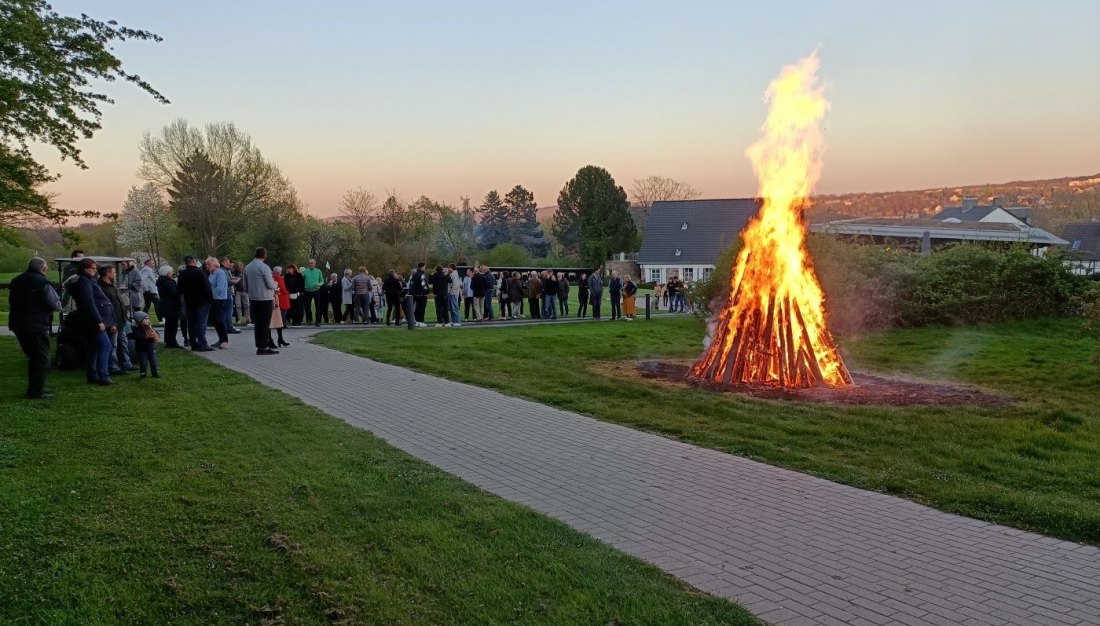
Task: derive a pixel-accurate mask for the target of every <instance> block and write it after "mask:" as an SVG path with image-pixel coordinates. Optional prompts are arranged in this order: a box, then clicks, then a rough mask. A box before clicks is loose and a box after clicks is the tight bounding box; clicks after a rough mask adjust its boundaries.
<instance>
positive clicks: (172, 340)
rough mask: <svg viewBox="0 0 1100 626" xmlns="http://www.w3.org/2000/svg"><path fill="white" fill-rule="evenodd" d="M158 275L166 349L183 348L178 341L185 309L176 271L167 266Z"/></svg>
mask: <svg viewBox="0 0 1100 626" xmlns="http://www.w3.org/2000/svg"><path fill="white" fill-rule="evenodd" d="M158 273H159V274H160V278H158V279H157V295H158V297H159V299H160V300H159V303H158V305H157V315H159V316H160V317H161V321H163V322H164V347H166V348H182V347H183V346H181V345H180V344H179V342H178V341H176V329H177V328H178V327H179V321H180V312H181V311H180V309H182V308H183V307H182V306H181V304H180V294H179V286H178V285H176V279H175V271H174V270H173V269H172V266H171V265H165V266H163V267H161V268H160V270H159V271H158ZM237 284H241V283H237ZM245 298H246V300H247V298H248V295H247V294H245Z"/></svg>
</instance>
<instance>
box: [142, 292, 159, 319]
mask: <svg viewBox="0 0 1100 626" xmlns="http://www.w3.org/2000/svg"><path fill="white" fill-rule="evenodd" d="M144 296H145V308H144V309H143V310H144V311H145V312H146V313H148V312H149V311H155V312H156V314H157V317H158V318H159V317H160V296H158V295H157V294H155V293H153V292H152V291H146V292H145V294H144Z"/></svg>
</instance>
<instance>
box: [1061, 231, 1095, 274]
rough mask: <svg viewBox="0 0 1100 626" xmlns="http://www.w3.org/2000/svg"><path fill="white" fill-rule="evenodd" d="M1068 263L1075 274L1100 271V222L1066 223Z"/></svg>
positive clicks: (1064, 234) (1063, 234)
mask: <svg viewBox="0 0 1100 626" xmlns="http://www.w3.org/2000/svg"><path fill="white" fill-rule="evenodd" d="M1062 239H1065V240H1066V265H1067V266H1069V267H1070V268H1071V269H1072V270H1073V273H1074V274H1083V275H1087V274H1096V273H1100V222H1089V223H1084V224H1066V228H1065V230H1064V231H1062Z"/></svg>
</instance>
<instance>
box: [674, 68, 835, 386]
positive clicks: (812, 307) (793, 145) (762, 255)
mask: <svg viewBox="0 0 1100 626" xmlns="http://www.w3.org/2000/svg"><path fill="white" fill-rule="evenodd" d="M819 65H820V62H819V61H818V59H817V55H816V53H815V54H812V55H810V56H809V57H808V58H806V59H803V60H802V61H800V62H799V63H798V64H797V65H792V66H788V67H785V68H783V71H782V72H781V73H780V74H779V77H778V78H776V79H775V80H773V81H772V83H771V84H770V85H769V86H768V90H767V92H765V98H766V99H767V100H768V101H769V102H770V103H771V110H770V111H769V113H768V119H767V121H766V122H765V123H764V127H763V129H762V133H763V137H762V138H761V139H760V140H759V141H757V142H756V143H754V144H753V145H751V146H749V149H748V150H747V151H746V155H747V156H748V158H749V160H750V161H752V166H753V170H754V171H755V172H756V176H757V178H758V179H759V181H760V197H761V198H762V199H763V206H762V207H761V208H760V213H759V214H758V215H757V216H756V217H754V218H753V219H752V220H751V221H750V222H749V224H748V226H746V227H745V230H744V231H743V232H742V233H741V239H742V240H743V242H744V247H743V248H742V249H741V252H740V254H739V255H738V257H737V265H736V266H735V267H734V271H733V280H732V282H731V287H732V291H731V292H730V298H729V301H728V302H727V304H726V307H725V308H724V309H723V310H722V311H721V313H719V314H718V315H717V317H716V318H715V319H713V320H711V329H712V335H713V338H712V341H711V344H710V346H709V347H708V348H707V351H706V352H705V353H704V354H703V356H702V357H700V359H699V360H698V361H697V362H696V363H695V365H694V366H692V368H691V376H693V377H695V378H697V379H702V380H711V381H715V382H720V383H725V384H730V383H758V384H768V385H779V386H783V387H811V386H815V385H821V384H824V385H828V386H830V387H839V386H842V385H850V384H851V383H852V378H851V376H850V375H849V374H848V370H847V368H845V367H844V363H843V361H841V359H840V355H839V354H837V349H836V345H835V344H834V342H833V338H832V335H831V334H830V333H829V330H828V329H827V328H826V326H825V307H824V295H823V294H822V292H821V286H820V285H819V284H818V282H817V276H816V275H815V274H814V270H813V264H812V263H811V261H810V258H809V255H808V254H807V252H806V248H805V240H806V224H805V221H804V218H803V205H804V203H805V202H806V200H807V198H809V197H810V193H811V192H812V191H813V188H814V185H815V184H817V180H818V178H819V177H820V175H821V153H822V151H823V149H824V147H825V142H824V140H823V139H822V137H821V130H820V128H819V123H820V121H821V118H822V117H823V116H824V115H825V111H826V110H827V109H828V108H829V103H828V101H826V100H825V98H824V97H823V96H822V93H821V92H822V88H821V86H820V84H819V82H818V79H817V76H816V75H815V74H816V73H817V69H818V66H819Z"/></svg>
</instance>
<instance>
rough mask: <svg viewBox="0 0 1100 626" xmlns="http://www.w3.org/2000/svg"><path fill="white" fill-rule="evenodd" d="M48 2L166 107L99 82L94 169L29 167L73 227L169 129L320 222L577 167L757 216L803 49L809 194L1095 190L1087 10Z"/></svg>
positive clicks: (114, 205) (1091, 15)
mask: <svg viewBox="0 0 1100 626" xmlns="http://www.w3.org/2000/svg"><path fill="white" fill-rule="evenodd" d="M53 5H54V7H55V8H56V9H57V10H58V11H59V12H61V13H65V14H79V13H81V12H86V13H89V14H90V15H92V16H93V17H96V18H98V19H103V20H107V19H115V20H118V21H119V22H120V23H122V24H124V25H126V26H130V27H133V28H143V29H148V30H152V31H153V32H156V33H157V34H159V35H161V36H162V37H164V42H162V43H160V44H154V43H143V42H133V43H125V44H121V45H119V46H117V48H116V51H117V53H118V54H119V55H120V56H121V58H122V59H123V61H124V67H125V69H126V70H127V71H130V72H134V73H137V74H140V75H141V76H142V77H143V78H145V79H147V80H148V81H149V82H151V83H152V84H153V86H154V87H156V88H157V89H158V90H159V91H161V93H163V94H164V95H165V96H166V97H167V98H168V99H169V100H171V101H172V104H171V105H167V106H165V105H160V104H157V103H156V102H154V101H153V99H152V98H150V97H148V96H147V95H145V94H144V93H142V92H140V91H139V90H137V89H136V88H134V87H132V86H130V85H127V84H122V83H114V84H110V85H109V86H108V87H107V90H108V92H109V93H110V95H111V96H112V97H114V98H115V100H116V104H115V105H113V106H107V107H105V115H104V117H103V126H104V128H103V130H102V131H100V132H99V133H98V134H97V135H96V136H95V138H94V139H92V140H90V141H84V142H82V143H81V144H80V146H81V147H82V149H83V151H84V157H85V159H86V160H87V162H88V165H89V166H90V169H89V170H86V171H80V170H78V169H76V168H74V167H72V166H71V165H70V164H68V163H66V164H59V163H58V162H57V159H56V157H55V156H54V155H55V154H56V153H51V152H50V151H49V150H46V149H39V150H36V153H37V154H39V155H41V156H43V157H44V158H45V161H46V162H47V164H49V165H50V166H51V167H53V168H55V171H57V172H60V173H61V174H63V178H62V180H61V181H60V182H59V183H57V184H55V185H53V186H52V187H51V189H52V190H54V191H57V192H60V193H61V196H60V197H59V198H58V203H59V205H60V206H62V207H63V208H68V209H80V210H83V209H92V210H100V211H118V210H121V207H122V203H123V201H124V199H125V197H126V191H127V189H129V187H130V186H131V185H134V184H140V182H141V181H139V179H138V178H137V176H136V171H137V169H138V165H139V161H138V150H137V144H138V140H139V139H140V137H141V134H142V133H143V132H144V131H146V130H150V131H152V132H154V133H155V132H157V131H159V130H160V128H162V127H163V126H164V125H165V124H167V123H169V122H171V121H172V120H174V119H176V118H184V119H186V120H188V121H189V122H191V123H192V124H197V125H202V124H206V123H208V122H215V121H232V122H235V123H236V124H237V125H238V126H239V127H240V128H242V129H243V130H245V131H246V132H248V133H249V134H250V135H251V136H252V138H253V141H254V143H255V144H256V145H257V146H258V147H259V148H260V150H261V151H262V152H263V154H264V155H265V156H266V157H267V158H268V159H270V160H272V161H274V162H275V163H276V164H278V165H279V167H280V168H281V169H282V170H283V172H284V174H286V175H287V176H288V177H289V178H290V179H291V180H292V181H293V182H294V185H295V187H296V188H297V189H298V192H299V195H300V196H301V197H302V199H303V200H304V201H305V203H306V204H307V206H308V210H309V212H311V213H313V214H314V215H318V216H328V215H334V214H336V213H337V203H338V202H339V199H340V196H341V195H342V194H343V193H344V191H346V190H347V189H351V188H355V187H365V188H367V189H370V190H372V191H374V192H375V193H376V194H378V195H380V196H381V195H383V194H384V193H385V190H386V189H387V188H396V189H397V191H398V192H399V193H400V194H401V195H402V196H404V197H405V198H407V199H410V200H411V199H415V198H416V197H417V196H419V195H421V194H426V195H428V196H429V197H432V198H435V199H438V200H442V201H446V202H450V203H454V204H457V203H458V201H459V197H460V196H463V195H466V196H471V197H472V198H473V199H474V200H475V203H477V202H479V201H480V199H481V198H482V197H483V196H484V195H485V193H486V192H487V191H489V190H490V189H498V190H500V192H501V193H502V194H503V193H504V192H506V191H507V190H509V189H511V188H512V187H513V186H514V185H516V184H522V185H524V186H525V187H527V188H528V189H530V190H532V191H533V192H534V193H535V197H536V200H537V201H538V203H539V205H540V206H545V205H552V204H554V203H555V202H556V198H557V194H558V191H559V190H560V189H561V187H562V185H563V184H564V183H565V181H567V180H568V179H569V178H571V177H572V176H573V175H574V174H575V173H576V171H577V170H578V169H579V168H581V167H583V166H585V165H589V164H593V165H600V166H603V167H605V168H607V169H608V170H609V171H610V172H611V174H612V176H614V177H615V179H616V181H617V182H618V183H619V184H620V185H623V186H624V187H626V188H627V189H629V188H630V183H631V181H632V179H635V178H642V177H645V176H648V175H651V174H659V175H663V176H669V177H672V178H676V179H679V180H684V181H687V182H689V183H691V184H692V185H694V186H695V187H697V188H698V189H700V190H701V191H702V192H703V194H704V197H744V196H752V195H754V194H755V193H756V182H755V180H754V178H753V175H752V170H751V168H750V166H749V163H748V161H747V160H746V159H745V157H744V154H743V153H744V150H745V148H746V147H747V146H748V145H749V144H750V143H752V142H753V141H754V140H755V139H756V138H757V131H758V129H759V127H760V125H761V124H762V122H763V121H764V117H765V115H766V112H767V111H766V108H765V105H764V103H763V100H762V94H763V92H764V89H765V88H766V87H767V85H768V82H769V81H770V80H771V79H772V78H773V77H774V76H775V75H776V74H777V73H778V72H779V70H780V69H781V68H782V66H783V65H785V64H789V63H793V62H795V61H797V60H798V59H800V58H802V57H804V56H806V55H807V54H809V53H810V52H812V51H813V50H814V49H815V48H816V49H818V50H819V56H820V59H821V70H820V72H819V75H820V76H821V77H822V78H823V79H824V80H825V83H826V85H827V90H826V97H827V98H828V99H829V100H830V101H831V102H832V108H831V110H830V112H829V114H828V115H827V117H826V132H825V138H826V142H827V150H826V153H825V170H824V175H823V177H822V180H821V183H820V185H819V187H818V191H819V192H823V193H835V192H847V191H886V190H893V189H915V188H926V187H941V186H955V185H964V184H976V183H984V182H1005V181H1010V180H1019V179H1034V178H1046V177H1057V176H1070V175H1084V174H1096V173H1097V172H1100V36H1098V33H1100V2H1098V1H1097V0H1042V1H1033V2H1022V1H1010V0H996V1H994V0H988V1H979V0H966V1H959V0H953V1H931V0H919V1H916V0H914V1H908V0H890V1H888V2H887V1H885V0H879V1H857V0H849V1H840V0H833V1H820V0H819V1H806V2H797V1H775V0H772V1H769V2H734V1H729V0H727V1H715V2H692V1H684V0H681V1H676V2H672V1H668V2H640V1H635V2H611V1H601V0H585V1H576V2H574V1H564V0H560V1H555V2H541V1H540V2H535V1H516V0H510V1H500V2H496V1H494V2H488V1H474V0H470V1H467V2H461V1H426V0H425V1H414V0H406V1H400V2H398V1H387V2H348V1H327V2H326V1H318V2H301V1H300V0H298V1H295V2H284V1H281V0H279V1H275V0H268V1H265V2H258V1H237V0H222V1H219V2H213V1H209V0H191V1H189V2H163V1H150V0H142V1H137V0H97V1H96V2H88V1H87V0H83V1H81V2H77V1H75V0H53ZM47 156H48V158H46V157H47Z"/></svg>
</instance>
